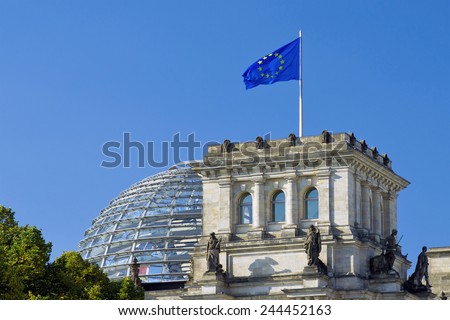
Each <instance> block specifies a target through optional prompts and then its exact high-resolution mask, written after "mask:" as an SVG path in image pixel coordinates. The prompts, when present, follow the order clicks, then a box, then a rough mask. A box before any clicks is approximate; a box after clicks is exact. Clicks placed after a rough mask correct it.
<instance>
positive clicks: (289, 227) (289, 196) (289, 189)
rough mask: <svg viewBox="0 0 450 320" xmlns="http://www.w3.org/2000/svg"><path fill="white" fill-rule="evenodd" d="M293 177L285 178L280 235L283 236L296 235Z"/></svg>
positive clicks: (294, 181) (296, 220)
mask: <svg viewBox="0 0 450 320" xmlns="http://www.w3.org/2000/svg"><path fill="white" fill-rule="evenodd" d="M295 184H296V180H295V178H287V180H286V194H285V196H286V197H285V199H286V202H285V217H286V218H285V224H284V225H283V228H282V230H281V236H282V237H283V238H289V237H295V236H296V235H297V222H298V219H296V218H297V217H296V212H297V210H295V208H296V206H295V203H294V201H295V200H294V195H295Z"/></svg>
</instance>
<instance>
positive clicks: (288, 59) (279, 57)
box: [242, 38, 300, 89]
mask: <svg viewBox="0 0 450 320" xmlns="http://www.w3.org/2000/svg"><path fill="white" fill-rule="evenodd" d="M299 46H300V38H297V39H295V40H294V41H292V42H290V43H288V44H287V45H285V46H283V47H281V48H279V49H277V50H275V51H273V52H272V53H269V54H268V55H266V56H264V57H262V58H261V59H259V60H258V61H256V62H255V63H254V64H252V65H251V66H250V67H248V69H247V70H245V72H244V74H243V75H242V76H243V77H244V83H245V88H246V89H251V88H253V87H256V86H259V85H260V84H272V83H275V82H277V81H289V80H300V67H299V65H300V51H299Z"/></svg>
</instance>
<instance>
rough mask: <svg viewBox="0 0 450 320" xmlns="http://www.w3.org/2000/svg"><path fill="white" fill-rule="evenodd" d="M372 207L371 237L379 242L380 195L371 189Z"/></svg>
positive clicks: (376, 190)
mask: <svg viewBox="0 0 450 320" xmlns="http://www.w3.org/2000/svg"><path fill="white" fill-rule="evenodd" d="M372 206H373V218H372V220H373V236H374V239H375V240H376V241H380V237H381V225H382V216H381V193H380V190H379V189H377V188H374V189H372Z"/></svg>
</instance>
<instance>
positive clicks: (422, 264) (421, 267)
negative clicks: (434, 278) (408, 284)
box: [414, 246, 431, 288]
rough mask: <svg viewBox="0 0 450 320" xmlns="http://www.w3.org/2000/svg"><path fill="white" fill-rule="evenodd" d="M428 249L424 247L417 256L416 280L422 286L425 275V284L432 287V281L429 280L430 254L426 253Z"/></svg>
mask: <svg viewBox="0 0 450 320" xmlns="http://www.w3.org/2000/svg"><path fill="white" fill-rule="evenodd" d="M427 250H428V248H427V247H425V246H424V247H422V252H421V253H420V254H419V256H418V257H417V264H416V270H415V271H414V275H415V279H414V282H415V284H416V285H417V286H421V285H423V284H422V279H423V278H424V277H425V286H426V287H427V288H431V286H430V282H429V281H428V256H427V254H426V252H427Z"/></svg>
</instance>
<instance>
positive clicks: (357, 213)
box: [354, 174, 363, 228]
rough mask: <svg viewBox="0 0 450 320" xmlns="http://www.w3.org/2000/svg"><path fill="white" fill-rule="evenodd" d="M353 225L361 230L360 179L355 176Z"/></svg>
mask: <svg viewBox="0 0 450 320" xmlns="http://www.w3.org/2000/svg"><path fill="white" fill-rule="evenodd" d="M354 177H355V225H357V226H358V228H362V227H363V224H362V207H361V178H360V177H359V176H358V175H357V174H355V175H354Z"/></svg>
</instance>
